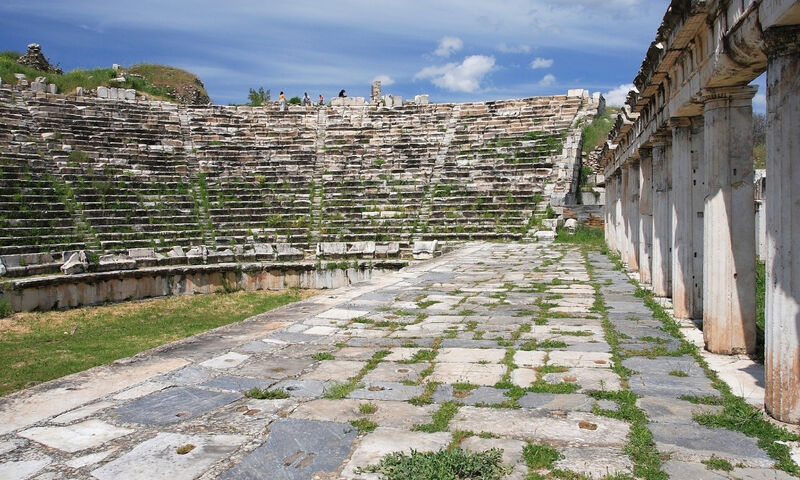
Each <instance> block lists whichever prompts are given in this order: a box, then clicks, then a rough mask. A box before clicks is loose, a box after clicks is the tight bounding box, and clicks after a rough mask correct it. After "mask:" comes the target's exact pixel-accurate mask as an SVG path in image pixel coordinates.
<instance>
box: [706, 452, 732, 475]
mask: <svg viewBox="0 0 800 480" xmlns="http://www.w3.org/2000/svg"><path fill="white" fill-rule="evenodd" d="M700 463H702V464H703V465H705V466H706V468H708V469H709V470H722V471H724V472H730V471H733V465H731V462H729V461H727V460H725V459H724V458H719V457H717V456H716V455H711V458H709V459H708V460H702V461H701V462H700Z"/></svg>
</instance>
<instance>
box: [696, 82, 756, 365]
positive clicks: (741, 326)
mask: <svg viewBox="0 0 800 480" xmlns="http://www.w3.org/2000/svg"><path fill="white" fill-rule="evenodd" d="M756 90H757V89H756V88H755V87H747V86H745V87H730V88H715V89H709V90H706V91H704V93H705V98H704V100H705V107H704V112H703V117H704V121H705V148H704V152H705V154H704V156H703V157H704V161H705V164H706V166H707V168H708V170H707V171H706V178H707V186H708V195H707V197H706V201H705V213H704V223H703V225H704V232H705V238H704V242H703V243H704V245H703V247H704V248H703V252H704V262H703V303H704V304H703V337H704V338H705V343H706V348H707V349H708V350H709V351H711V352H713V353H722V354H736V353H751V352H753V351H755V345H756V343H755V340H756V323H755V317H756V302H755V261H756V255H755V235H756V233H755V211H754V205H753V106H752V98H753V95H755V93H756Z"/></svg>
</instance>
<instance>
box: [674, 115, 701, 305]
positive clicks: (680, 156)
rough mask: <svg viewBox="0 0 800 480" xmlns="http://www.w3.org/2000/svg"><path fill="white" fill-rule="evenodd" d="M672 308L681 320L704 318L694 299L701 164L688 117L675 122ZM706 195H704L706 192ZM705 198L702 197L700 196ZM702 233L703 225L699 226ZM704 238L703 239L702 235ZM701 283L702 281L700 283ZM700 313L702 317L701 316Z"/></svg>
mask: <svg viewBox="0 0 800 480" xmlns="http://www.w3.org/2000/svg"><path fill="white" fill-rule="evenodd" d="M671 123H672V306H673V309H674V313H675V316H676V317H678V318H702V308H697V306H696V301H697V299H696V298H695V288H694V287H695V283H696V280H697V277H696V275H695V272H694V268H695V263H694V256H695V255H696V254H697V248H696V247H695V245H694V241H695V238H696V235H695V229H696V228H697V222H696V218H697V212H696V209H695V205H694V195H693V193H694V191H695V190H696V189H698V190H699V189H700V188H701V187H698V185H697V180H696V179H695V178H694V170H695V169H696V166H697V165H698V163H699V158H698V157H699V154H698V153H699V152H695V151H694V148H693V147H695V146H697V145H696V143H697V142H696V141H695V140H694V136H695V133H694V130H693V128H692V121H691V119H689V118H674V119H672V122H671ZM703 193H704V192H703ZM701 198H702V197H701ZM699 227H700V229H701V231H702V224H701V225H700V226H699ZM701 238H702V236H701ZM701 281H702V280H701ZM698 312H700V313H699V315H698Z"/></svg>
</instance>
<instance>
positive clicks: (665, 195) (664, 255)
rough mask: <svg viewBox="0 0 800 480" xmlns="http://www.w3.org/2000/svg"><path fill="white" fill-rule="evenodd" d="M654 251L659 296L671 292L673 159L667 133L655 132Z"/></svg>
mask: <svg viewBox="0 0 800 480" xmlns="http://www.w3.org/2000/svg"><path fill="white" fill-rule="evenodd" d="M652 146H653V251H652V265H651V267H650V268H651V272H650V275H651V279H652V284H653V293H655V294H656V295H657V296H659V297H668V296H670V295H671V294H672V287H671V282H670V271H671V270H672V255H671V253H670V251H671V250H672V207H671V203H670V178H669V176H670V170H669V163H670V159H669V158H667V137H666V136H664V135H654V136H653V143H652Z"/></svg>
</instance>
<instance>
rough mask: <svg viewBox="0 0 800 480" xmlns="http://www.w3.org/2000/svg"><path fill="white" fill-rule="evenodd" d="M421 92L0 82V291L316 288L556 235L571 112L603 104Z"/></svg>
mask: <svg viewBox="0 0 800 480" xmlns="http://www.w3.org/2000/svg"><path fill="white" fill-rule="evenodd" d="M375 95H377V96H379V95H380V93H379V91H378V90H376V92H375ZM348 99H350V97H347V98H344V99H342V100H348ZM422 101H423V100H420V102H421V103H422ZM424 103H425V104H413V105H405V106H395V105H392V106H391V108H390V107H387V106H386V105H384V104H372V105H366V104H364V102H363V101H361V102H360V103H359V104H353V105H349V104H348V105H342V106H335V107H325V108H317V107H313V108H311V107H293V108H290V109H289V110H288V111H287V112H283V114H281V112H278V110H277V108H276V107H275V106H272V105H270V106H266V107H258V108H251V107H225V106H178V105H174V104H169V103H160V102H147V101H137V99H136V95H135V92H133V91H130V92H129V91H126V90H122V89H113V88H111V89H109V88H105V87H101V88H98V91H97V96H92V95H89V92H83V91H79V92H78V94H77V95H70V96H63V95H52V94H45V93H42V92H33V91H31V90H30V89H28V88H25V87H13V86H9V87H8V88H5V87H4V88H0V115H2V117H3V123H2V125H1V126H0V148H1V149H2V150H0V159H2V160H1V161H2V192H1V193H0V194H2V198H3V211H2V220H0V226H2V233H1V234H0V260H2V265H3V268H4V269H5V273H4V276H5V278H13V279H16V280H13V281H12V282H11V283H9V284H6V287H5V291H4V293H3V295H4V296H5V297H6V298H8V299H9V300H10V301H11V304H12V307H13V309H14V310H31V309H40V310H47V309H51V308H66V307H70V306H77V305H82V304H94V303H102V302H104V301H120V300H125V299H128V298H142V297H147V296H159V295H165V294H172V293H194V292H205V291H214V289H215V288H218V287H219V286H220V285H221V282H223V281H231V282H234V283H237V284H238V285H239V286H240V287H242V288H250V289H253V288H264V286H265V285H269V286H270V287H271V288H281V287H283V286H284V285H298V286H303V287H310V288H318V287H325V286H331V285H333V284H332V283H331V282H334V284H335V283H336V280H332V279H331V278H330V275H329V274H325V270H324V269H323V270H322V271H321V270H320V269H319V268H316V267H315V263H316V262H317V261H318V260H322V261H328V260H331V261H339V260H342V259H348V260H356V261H357V262H358V261H360V262H361V263H360V264H358V263H356V270H358V271H360V272H361V275H363V274H365V273H364V272H363V270H365V269H367V270H369V268H378V269H381V268H398V266H399V265H402V264H403V263H402V262H403V259H405V258H423V257H426V256H427V257H430V256H432V255H434V254H439V253H441V252H442V251H443V250H446V249H448V248H450V246H451V245H452V243H453V242H457V241H463V240H470V239H473V240H474V239H504V240H519V239H523V238H533V236H534V235H537V236H538V237H542V238H552V235H553V233H552V230H553V229H554V226H555V223H554V222H555V221H554V220H544V222H545V224H546V226H547V227H548V228H545V229H544V230H542V231H538V232H537V225H539V223H540V222H539V220H537V219H541V218H542V217H543V216H544V213H545V210H547V207H548V205H552V206H554V207H555V208H556V209H559V210H560V208H561V207H560V206H562V205H564V204H565V203H574V198H575V185H576V180H577V178H576V173H577V170H578V169H579V161H580V157H579V156H580V141H581V132H580V128H579V126H578V125H577V124H576V118H577V116H578V115H579V113H580V115H581V116H586V115H588V116H592V115H594V114H595V113H596V112H597V108H598V106H599V102H598V101H596V99H593V98H590V97H589V96H588V94H587V93H585V92H584V91H581V90H577V91H574V92H571V93H570V95H560V96H553V97H541V98H528V99H520V100H507V101H496V102H486V103H465V104H427V96H425V98H424ZM437 242H438V245H437ZM290 262H295V263H290ZM298 262H299V263H298ZM162 267H165V268H162ZM166 267H169V268H166ZM159 268H162V269H161V270H158V269H159ZM154 269H155V270H154ZM154 272H156V273H154ZM53 273H60V274H61V275H56V276H53V275H51V274H53ZM323 274H324V275H323ZM366 274H367V275H368V273H366ZM351 275H355V276H357V275H359V274H356V273H354V272H351ZM173 278H179V279H182V280H180V281H171V280H170V279H173ZM354 278H355V277H354ZM187 279H188V280H187ZM345 279H346V278H345ZM340 280H341V279H340ZM75 285H78V288H76V287H75Z"/></svg>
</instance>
